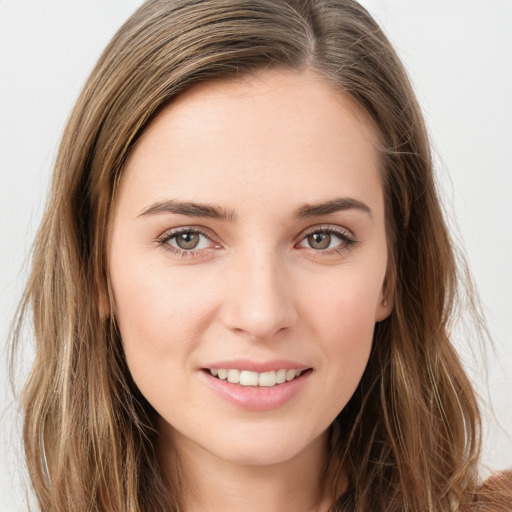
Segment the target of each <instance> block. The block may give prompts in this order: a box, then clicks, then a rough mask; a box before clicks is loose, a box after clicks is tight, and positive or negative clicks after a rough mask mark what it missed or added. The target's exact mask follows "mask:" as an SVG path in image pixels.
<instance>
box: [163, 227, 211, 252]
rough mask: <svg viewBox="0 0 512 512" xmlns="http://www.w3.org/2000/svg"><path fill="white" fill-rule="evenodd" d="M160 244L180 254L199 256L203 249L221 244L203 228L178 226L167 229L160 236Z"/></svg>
mask: <svg viewBox="0 0 512 512" xmlns="http://www.w3.org/2000/svg"><path fill="white" fill-rule="evenodd" d="M158 244H159V245H160V246H162V247H163V248H164V249H165V250H167V251H170V252H172V253H174V254H177V255H178V256H181V257H182V258H183V257H190V256H197V254H198V253H199V252H201V251H203V250H207V249H216V248H219V247H220V245H219V244H217V243H215V242H213V240H212V238H211V235H210V234H209V233H207V232H205V231H204V230H202V229H201V228H191V227H185V228H178V229H172V230H170V231H166V232H165V233H164V234H163V235H162V236H161V237H159V238H158Z"/></svg>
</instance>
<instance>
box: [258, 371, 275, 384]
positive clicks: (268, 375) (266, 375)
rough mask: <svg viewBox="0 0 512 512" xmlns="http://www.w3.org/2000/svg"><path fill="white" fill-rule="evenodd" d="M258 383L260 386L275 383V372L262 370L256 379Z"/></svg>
mask: <svg viewBox="0 0 512 512" xmlns="http://www.w3.org/2000/svg"><path fill="white" fill-rule="evenodd" d="M258 384H259V385H260V386H266V387H271V386H275V385H276V372H274V371H271V372H263V373H260V377H259V379H258Z"/></svg>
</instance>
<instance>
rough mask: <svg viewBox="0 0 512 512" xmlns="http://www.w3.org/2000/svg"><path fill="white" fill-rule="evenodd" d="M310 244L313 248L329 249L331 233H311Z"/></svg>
mask: <svg viewBox="0 0 512 512" xmlns="http://www.w3.org/2000/svg"><path fill="white" fill-rule="evenodd" d="M307 241H308V244H309V246H310V247H311V248H312V249H327V248H328V247H329V245H331V235H330V233H321V232H319V233H311V235H309V236H308V237H307Z"/></svg>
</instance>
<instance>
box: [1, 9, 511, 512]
mask: <svg viewBox="0 0 512 512" xmlns="http://www.w3.org/2000/svg"><path fill="white" fill-rule="evenodd" d="M140 3H141V2H140V0H87V1H86V0H44V1H42V0H0V349H3V350H2V351H1V352H0V355H1V357H0V364H1V367H0V422H1V423H0V511H2V512H3V511H15V510H21V509H22V508H23V506H22V504H23V502H24V493H25V483H24V482H26V477H25V476H24V473H23V472H24V467H23V459H22V456H21V444H20V440H19V437H20V433H19V426H20V423H19V419H18V420H16V419H15V418H16V404H15V401H14V399H13V397H12V394H11V392H10V389H9V385H8V380H7V377H6V371H5V368H6V357H5V356H6V350H5V349H4V346H5V345H6V341H5V340H6V337H7V333H8V329H9V324H10V321H11V319H12V316H13V314H14V310H15V306H16V304H17V302H18V300H19V297H20V293H21V290H22V287H23V283H24V281H25V279H26V276H27V255H28V252H29V249H30V246H31V244H32V241H33V237H34V234H35V230H36V228H37V225H38V223H39V219H40V216H41V212H42V207H43V205H44V201H45V196H46V191H47V188H48V183H49V177H50V173H51V167H52V164H53V161H54V157H55V152H56V148H57V145H58V141H59V137H60V135H61V132H62V129H63V125H64V122H65V120H66V117H67V115H68V114H69V112H70V110H71V107H72V105H73V103H74V101H75V99H76V97H77V95H78V93H79V91H80V89H81V86H82V85H83V83H84V81H85V79H86V77H87V75H88V73H89V72H90V70H91V68H92V66H93V65H94V63H95V61H96V59H97V58H98V57H99V54H100V52H101V51H102V49H103V47H104V46H105V45H106V43H107V42H108V40H109V39H110V38H111V36H112V35H113V33H114V32H115V30H116V29H117V28H118V27H119V26H120V25H121V23H122V22H123V21H124V20H125V19H126V18H127V17H128V15H129V14H130V13H131V12H132V11H133V10H134V9H135V8H136V7H137V6H138V5H140ZM362 3H363V5H365V6H366V7H367V8H368V9H369V10H370V12H371V13H372V14H373V15H374V16H375V17H376V19H377V21H379V22H380V23H381V25H382V26H383V28H384V30H385V31H386V33H387V34H388V36H389V37H390V39H391V41H392V42H393V43H394V45H395V47H396V48H397V50H398V52H399V54H400V56H401V57H402V59H403V60H404V62H405V64H406V67H407V69H408V71H409V73H410V76H411V78H412V81H413V83H414V86H415V88H416V91H417V94H418V96H419V99H420V102H421V105H422V107H423V110H424V113H425V116H426V119H427V124H428V127H429V130H430V133H431V137H432V140H433V143H434V151H435V155H436V160H437V163H438V173H439V177H440V181H441V182H442V183H443V187H444V189H445V195H446V198H447V204H448V207H449V209H451V210H452V211H453V212H454V217H455V218H456V219H457V220H456V222H457V224H458V228H457V229H458V231H459V233H460V236H461V238H462V239H463V241H464V244H465V247H466V252H467V255H468V259H469V262H470V265H471V268H472V271H473V275H474V277H475V280H476V283H477V286H478V289H479V291H480V294H481V297H482V301H483V303H484V305H485V313H486V315H487V319H488V322H489V327H490V330H491V334H492V336H493V338H494V341H495V345H496V353H497V355H496V356H494V355H493V354H492V353H490V354H489V356H488V359H489V363H488V366H489V377H488V384H487V383H486V382H485V380H484V379H482V378H481V374H483V371H480V372H479V371H478V370H481V369H482V368H479V366H482V367H483V364H482V365H480V364H479V363H478V362H477V363H476V364H472V365H471V374H472V375H473V378H474V380H475V384H476V386H477V388H478V389H479V390H480V392H481V393H482V395H483V396H484V398H485V397H486V396H487V392H486V391H485V389H487V388H486V386H489V387H488V389H489V390H490V397H491V399H492V405H493V406H494V410H495V416H496V417H495V419H493V416H492V414H490V413H487V415H486V418H487V427H486V444H485V450H484V452H485V453H484V454H485V460H484V462H485V463H486V464H487V465H489V466H491V467H492V468H505V467H510V466H511V465H512V438H511V437H510V435H506V434H505V431H508V432H509V434H511V433H512V269H511V267H512V200H511V197H512V2H511V1H510V0H479V1H477V0H365V1H364V2H362ZM462 351H463V352H464V354H463V355H464V358H465V359H468V354H469V353H470V351H469V350H468V348H467V347H462ZM29 356H30V350H28V352H27V360H28V359H29ZM479 374H480V375H479ZM500 425H501V427H500Z"/></svg>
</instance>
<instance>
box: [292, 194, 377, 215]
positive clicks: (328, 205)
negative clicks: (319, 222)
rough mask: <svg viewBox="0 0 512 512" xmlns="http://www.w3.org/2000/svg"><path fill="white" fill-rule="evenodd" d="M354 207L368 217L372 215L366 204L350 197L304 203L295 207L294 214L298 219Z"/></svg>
mask: <svg viewBox="0 0 512 512" xmlns="http://www.w3.org/2000/svg"><path fill="white" fill-rule="evenodd" d="M354 209H355V210H360V211H362V212H364V213H367V214H368V215H369V216H370V217H371V216H372V210H371V208H370V207H369V206H368V205H366V204H365V203H363V202H362V201H359V200H358V199H354V198H352V197H340V198H338V199H333V200H331V201H326V202H325V203H319V204H304V205H302V206H301V207H300V208H298V209H297V211H296V212H295V216H296V217H298V218H299V219H303V218H307V217H315V216H317V215H328V214H330V213H335V212H339V211H343V210H354Z"/></svg>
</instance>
